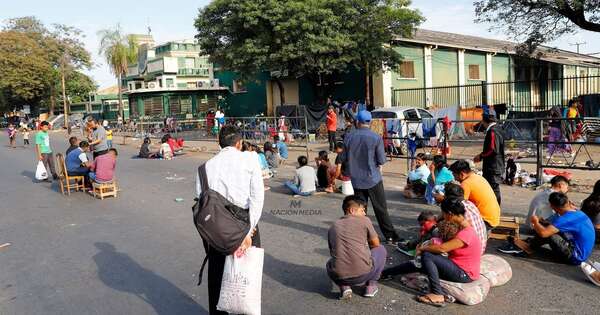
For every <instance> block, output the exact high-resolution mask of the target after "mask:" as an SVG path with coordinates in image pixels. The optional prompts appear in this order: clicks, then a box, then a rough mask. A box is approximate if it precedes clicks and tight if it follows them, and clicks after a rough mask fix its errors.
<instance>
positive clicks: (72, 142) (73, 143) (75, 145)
mask: <svg viewBox="0 0 600 315" xmlns="http://www.w3.org/2000/svg"><path fill="white" fill-rule="evenodd" d="M75 149H79V139H77V137H71V138H69V148H68V149H67V152H65V157H67V156H69V153H71V151H73V150H75Z"/></svg>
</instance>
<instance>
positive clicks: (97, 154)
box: [92, 149, 108, 160]
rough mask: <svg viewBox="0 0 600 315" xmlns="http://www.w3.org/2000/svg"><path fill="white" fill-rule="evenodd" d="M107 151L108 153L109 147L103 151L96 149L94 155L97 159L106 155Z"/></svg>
mask: <svg viewBox="0 0 600 315" xmlns="http://www.w3.org/2000/svg"><path fill="white" fill-rule="evenodd" d="M106 153H108V149H106V150H102V151H94V153H92V156H93V157H94V160H95V159H96V158H97V157H99V156H101V155H104V154H106Z"/></svg>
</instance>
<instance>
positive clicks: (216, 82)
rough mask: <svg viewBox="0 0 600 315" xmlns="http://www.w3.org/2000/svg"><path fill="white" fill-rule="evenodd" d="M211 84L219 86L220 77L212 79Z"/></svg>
mask: <svg viewBox="0 0 600 315" xmlns="http://www.w3.org/2000/svg"><path fill="white" fill-rule="evenodd" d="M210 86H211V87H219V79H212V80H210Z"/></svg>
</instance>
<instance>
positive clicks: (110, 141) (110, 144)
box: [106, 140, 112, 148]
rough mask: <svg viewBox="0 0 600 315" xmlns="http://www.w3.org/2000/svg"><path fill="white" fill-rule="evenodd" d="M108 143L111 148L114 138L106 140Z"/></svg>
mask: <svg viewBox="0 0 600 315" xmlns="http://www.w3.org/2000/svg"><path fill="white" fill-rule="evenodd" d="M106 145H108V147H109V148H112V140H106Z"/></svg>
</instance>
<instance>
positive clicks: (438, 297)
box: [382, 199, 481, 307]
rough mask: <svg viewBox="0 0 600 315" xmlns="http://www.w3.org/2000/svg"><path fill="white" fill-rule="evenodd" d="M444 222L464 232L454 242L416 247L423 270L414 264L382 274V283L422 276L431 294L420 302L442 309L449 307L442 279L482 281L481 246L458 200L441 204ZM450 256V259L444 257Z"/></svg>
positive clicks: (464, 281) (403, 265)
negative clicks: (427, 280)
mask: <svg viewBox="0 0 600 315" xmlns="http://www.w3.org/2000/svg"><path fill="white" fill-rule="evenodd" d="M441 207H442V214H443V218H444V220H447V221H450V222H454V223H457V224H459V225H460V227H461V230H460V232H458V234H456V237H454V238H453V239H451V240H449V241H447V242H444V243H442V244H440V245H433V244H430V245H425V246H419V247H417V252H416V255H421V267H420V268H417V267H416V266H415V265H414V264H413V263H412V262H406V263H403V264H401V265H399V266H396V267H392V268H389V269H386V270H384V271H383V274H382V277H383V279H387V280H389V279H390V278H391V277H392V276H394V275H398V274H407V273H413V272H417V271H419V272H422V273H424V274H426V275H427V277H428V279H429V293H427V294H425V295H421V296H418V297H417V298H416V299H417V301H419V302H421V303H424V304H428V305H434V306H437V307H442V306H445V305H446V297H445V296H446V292H444V290H443V289H442V286H441V284H440V278H441V279H443V280H447V281H451V282H459V283H469V282H472V281H474V280H477V279H479V271H480V265H481V243H480V241H479V238H478V237H477V235H476V234H475V230H473V227H472V226H471V225H470V224H469V222H468V221H467V220H466V219H465V216H464V215H465V208H464V206H463V203H462V202H461V201H460V200H458V199H444V201H442V206H441ZM445 253H446V254H448V257H445V256H443V255H442V254H445Z"/></svg>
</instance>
